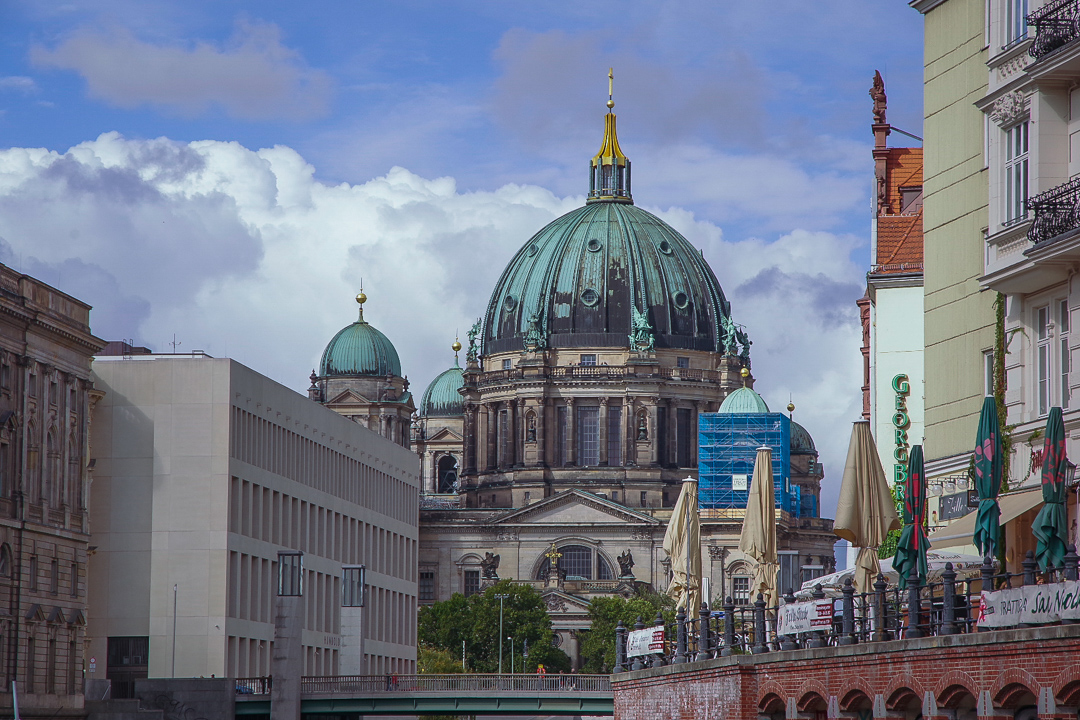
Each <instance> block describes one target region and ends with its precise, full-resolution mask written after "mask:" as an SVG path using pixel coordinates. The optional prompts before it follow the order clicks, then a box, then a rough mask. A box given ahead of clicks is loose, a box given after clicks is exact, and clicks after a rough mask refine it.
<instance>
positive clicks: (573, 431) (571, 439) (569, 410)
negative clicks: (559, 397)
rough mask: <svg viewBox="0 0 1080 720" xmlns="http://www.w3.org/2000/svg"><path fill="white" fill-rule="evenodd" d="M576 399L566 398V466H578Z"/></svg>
mask: <svg viewBox="0 0 1080 720" xmlns="http://www.w3.org/2000/svg"><path fill="white" fill-rule="evenodd" d="M574 404H575V399H574V398H572V397H569V398H566V458H565V459H566V464H567V465H577V464H578V457H577V415H576V413H575V411H574Z"/></svg>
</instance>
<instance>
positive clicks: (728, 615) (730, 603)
mask: <svg viewBox="0 0 1080 720" xmlns="http://www.w3.org/2000/svg"><path fill="white" fill-rule="evenodd" d="M733 652H735V601H734V600H732V599H731V596H730V595H728V596H727V600H725V601H724V649H723V650H721V651H720V656H721V657H727V656H729V655H731V654H732V653H733Z"/></svg>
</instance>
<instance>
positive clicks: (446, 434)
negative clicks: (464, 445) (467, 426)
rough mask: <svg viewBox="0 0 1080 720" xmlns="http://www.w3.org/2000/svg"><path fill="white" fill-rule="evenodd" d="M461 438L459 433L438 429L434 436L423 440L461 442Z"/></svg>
mask: <svg viewBox="0 0 1080 720" xmlns="http://www.w3.org/2000/svg"><path fill="white" fill-rule="evenodd" d="M462 441H463V438H462V437H461V435H460V434H459V433H456V432H454V431H453V430H451V429H450V428H440V429H439V430H437V431H436V432H435V434H434V435H429V436H428V437H426V438H424V442H429V443H433V442H462Z"/></svg>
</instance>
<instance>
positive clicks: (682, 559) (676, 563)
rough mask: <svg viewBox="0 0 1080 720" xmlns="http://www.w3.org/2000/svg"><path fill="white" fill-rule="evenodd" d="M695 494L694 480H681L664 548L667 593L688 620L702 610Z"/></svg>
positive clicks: (689, 478) (699, 542) (699, 537)
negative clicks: (667, 563) (668, 575)
mask: <svg viewBox="0 0 1080 720" xmlns="http://www.w3.org/2000/svg"><path fill="white" fill-rule="evenodd" d="M697 492H698V483H697V480H695V479H694V478H692V477H688V478H686V479H685V480H683V481H682V490H681V491H680V492H679V499H678V500H677V501H676V502H675V507H674V508H673V509H672V511H671V520H669V521H668V526H667V532H665V533H664V545H663V548H664V550H665V551H667V554H668V557H670V558H671V574H672V578H671V584H670V585H668V589H667V592H668V595H670V596H671V597H672V598H674V599H675V607H676V608H680V607H686V615H687V617H697V615H696V613H697V611H698V609H699V608H700V607H701V520H700V518H699V517H698V496H697Z"/></svg>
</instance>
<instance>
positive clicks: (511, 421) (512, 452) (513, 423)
mask: <svg viewBox="0 0 1080 720" xmlns="http://www.w3.org/2000/svg"><path fill="white" fill-rule="evenodd" d="M503 444H504V445H505V446H506V450H505V454H506V457H505V458H504V462H503V466H504V467H507V468H512V467H514V465H517V402H516V401H514V400H507V401H506V438H505V442H504V443H503Z"/></svg>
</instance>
